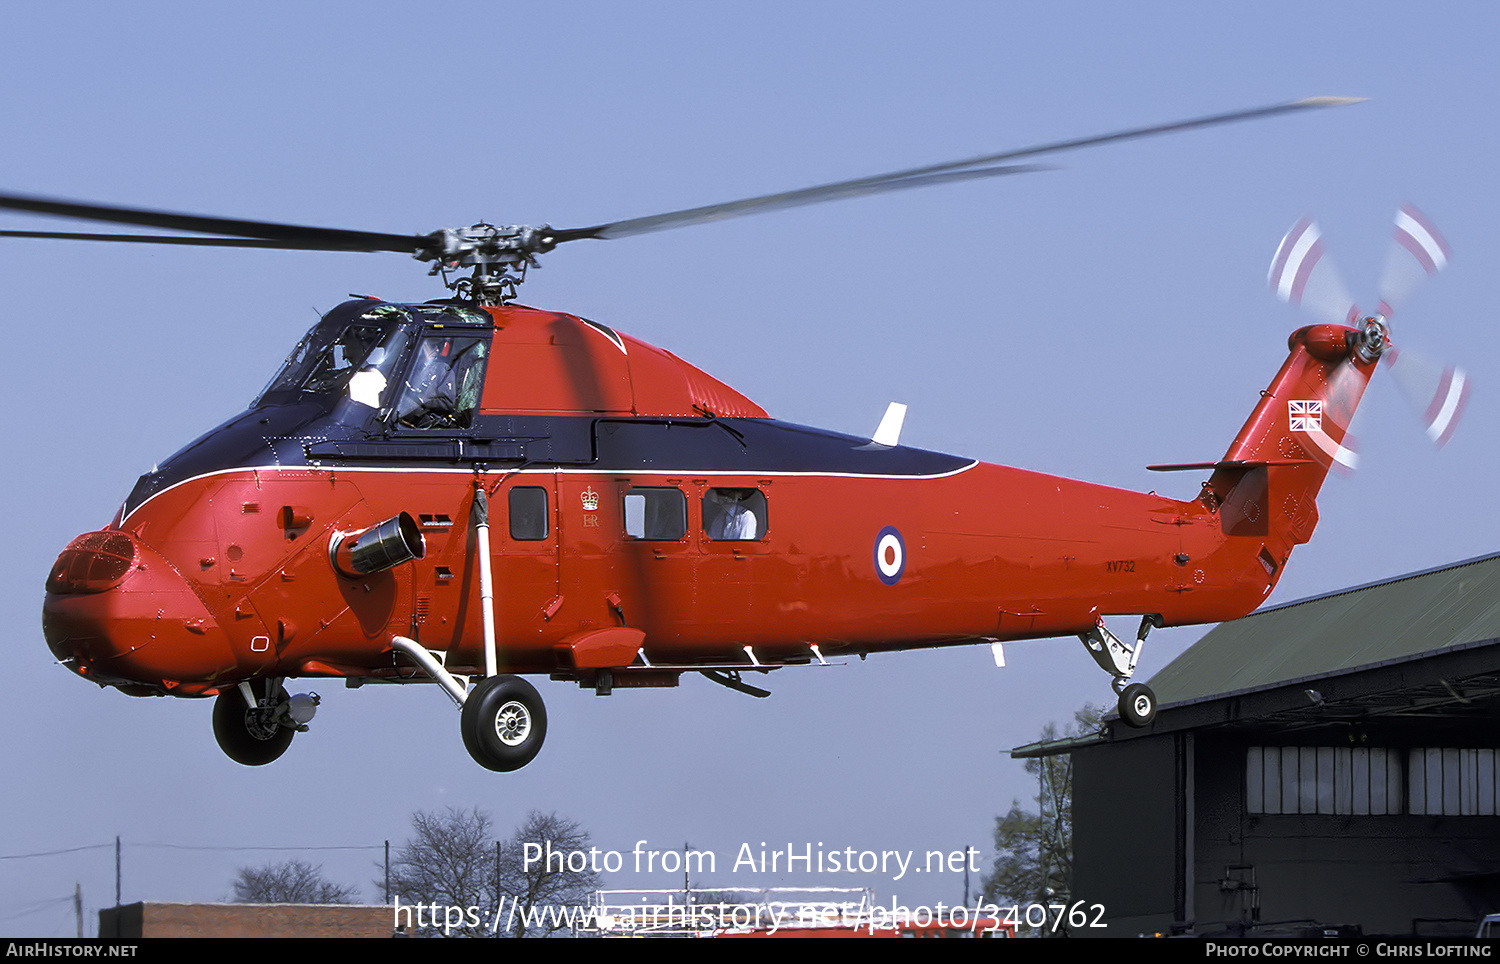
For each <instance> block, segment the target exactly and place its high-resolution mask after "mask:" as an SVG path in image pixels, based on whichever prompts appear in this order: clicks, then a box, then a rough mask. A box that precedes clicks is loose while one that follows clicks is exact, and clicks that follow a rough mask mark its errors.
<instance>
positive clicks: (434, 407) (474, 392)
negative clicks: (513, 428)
mask: <svg viewBox="0 0 1500 964" xmlns="http://www.w3.org/2000/svg"><path fill="white" fill-rule="evenodd" d="M487 351H488V348H487V346H486V345H485V341H484V339H482V338H473V337H459V336H455V335H448V334H442V335H427V336H425V337H424V338H423V339H422V340H421V341H420V342H418V344H417V350H416V352H415V353H414V357H413V358H412V362H411V370H410V371H409V373H408V374H407V376H406V382H405V384H404V385H403V386H402V390H401V398H400V399H399V400H398V401H397V402H396V418H397V421H399V422H400V423H401V424H402V425H404V426H407V427H408V428H440V429H441V428H468V427H469V426H470V425H471V424H472V423H473V420H474V409H476V408H477V407H478V406H479V396H480V393H481V392H482V391H483V389H484V363H485V355H486V352H487Z"/></svg>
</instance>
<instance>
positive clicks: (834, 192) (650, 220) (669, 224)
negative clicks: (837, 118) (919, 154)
mask: <svg viewBox="0 0 1500 964" xmlns="http://www.w3.org/2000/svg"><path fill="white" fill-rule="evenodd" d="M1049 170H1052V168H1050V167H1048V166H1046V165H1043V164H1012V165H997V166H994V167H979V168H974V169H972V170H963V171H941V172H938V173H934V174H918V175H913V176H911V177H897V178H892V179H889V180H873V179H866V180H863V181H841V182H839V183H837V184H824V185H821V186H819V187H808V188H803V189H801V190H798V191H783V192H782V193H780V194H766V195H762V196H761V197H752V198H745V199H744V200H741V201H726V202H725V203H723V204H705V205H704V206H703V207H697V208H687V209H686V210H682V211H672V212H670V213H668V214H653V215H650V216H648V217H644V218H631V219H630V220H628V221H614V222H611V223H610V224H601V225H598V226H596V227H592V228H573V229H569V230H563V231H553V232H552V237H553V239H554V240H555V241H556V242H557V243H558V244H561V243H563V242H564V241H578V240H581V239H583V238H594V239H596V240H600V241H608V240H613V239H615V238H628V237H630V236H632V235H636V234H650V233H651V232H653V231H665V230H667V229H669V228H683V227H687V226H689V225H692V224H704V223H706V222H709V221H725V220H728V219H729V218H739V217H744V216H745V215H747V214H762V213H765V212H767V211H778V210H781V209H783V208H797V207H805V206H806V205H809V204H821V203H823V202H824V201H838V200H842V199H843V198H849V197H861V196H863V195H866V194H883V193H885V192H887V191H904V190H906V189H908V188H913V187H926V186H927V185H929V184H946V183H948V182H951V181H970V180H977V179H979V178H982V177H1000V176H1002V175H1005V174H1030V173H1032V172H1033V171H1049Z"/></svg>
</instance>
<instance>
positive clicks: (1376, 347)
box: [1204, 322, 1385, 582]
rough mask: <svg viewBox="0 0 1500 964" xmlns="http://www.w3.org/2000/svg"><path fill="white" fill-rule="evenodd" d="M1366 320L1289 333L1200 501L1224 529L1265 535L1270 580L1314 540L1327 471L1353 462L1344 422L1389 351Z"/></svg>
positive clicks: (1379, 330)
mask: <svg viewBox="0 0 1500 964" xmlns="http://www.w3.org/2000/svg"><path fill="white" fill-rule="evenodd" d="M1372 325H1374V326H1375V327H1373V328H1367V329H1366V330H1365V331H1360V330H1357V329H1354V328H1346V327H1344V326H1342V325H1314V326H1311V327H1308V328H1302V329H1300V330H1298V331H1296V332H1294V333H1293V334H1292V336H1291V338H1290V339H1288V347H1289V348H1290V349H1291V354H1290V355H1289V356H1288V357H1287V360H1286V364H1284V365H1282V366H1281V371H1280V372H1278V373H1277V374H1276V377H1275V379H1273V380H1272V382H1271V385H1270V387H1269V388H1267V389H1266V390H1265V391H1264V392H1262V393H1261V400H1260V403H1259V404H1258V405H1256V407H1255V411H1254V412H1252V413H1251V414H1250V418H1249V420H1247V421H1246V422H1245V425H1244V427H1243V428H1241V429H1240V432H1239V435H1237V436H1236V437H1235V440H1234V442H1233V444H1231V445H1230V446H1229V451H1228V452H1226V453H1225V454H1224V458H1223V460H1222V461H1220V462H1218V463H1216V464H1215V465H1214V472H1213V475H1212V476H1211V477H1210V479H1209V482H1208V489H1207V490H1205V493H1204V495H1205V498H1212V499H1213V500H1215V501H1216V502H1217V503H1218V510H1219V518H1220V523H1221V525H1222V526H1223V529H1224V533H1225V534H1226V535H1229V536H1247V537H1251V538H1256V537H1259V538H1260V539H1262V540H1263V542H1262V546H1261V549H1260V552H1259V556H1260V560H1261V564H1262V565H1264V566H1265V567H1266V570H1267V572H1268V573H1269V574H1270V575H1271V577H1272V580H1273V582H1274V580H1275V578H1276V576H1277V575H1278V574H1279V572H1280V570H1281V567H1282V566H1283V565H1284V564H1285V563H1286V559H1287V556H1288V555H1290V554H1291V551H1292V548H1293V547H1294V546H1297V545H1300V544H1302V543H1304V542H1306V541H1307V540H1308V539H1309V538H1310V537H1311V536H1312V532H1313V528H1314V527H1315V526H1316V525H1317V522H1318V506H1317V496H1318V491H1319V490H1320V489H1321V488H1322V486H1323V480H1324V479H1326V478H1327V477H1328V471H1329V469H1331V468H1341V469H1353V467H1354V463H1355V455H1354V452H1353V451H1352V449H1351V448H1349V447H1348V444H1347V443H1349V442H1350V441H1351V440H1350V438H1349V435H1348V431H1349V422H1350V420H1351V419H1352V418H1353V417H1354V412H1355V409H1356V408H1358V407H1359V402H1360V399H1361V398H1363V397H1364V392H1365V387H1366V386H1367V385H1369V383H1370V376H1371V375H1372V374H1373V373H1374V371H1375V364H1376V362H1377V361H1378V360H1379V357H1380V352H1381V351H1382V350H1384V347H1385V332H1384V330H1383V328H1380V327H1379V326H1378V323H1373V322H1372ZM1210 491H1211V495H1210Z"/></svg>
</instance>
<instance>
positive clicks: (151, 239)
mask: <svg viewBox="0 0 1500 964" xmlns="http://www.w3.org/2000/svg"><path fill="white" fill-rule="evenodd" d="M0 238H44V239H45V238H51V239H55V240H59V241H124V242H131V243H135V244H186V245H194V246H199V247H214V248H282V249H287V248H290V249H292V250H296V251H369V250H370V249H369V248H366V247H359V246H351V245H348V244H339V243H337V242H333V241H330V242H329V243H327V244H314V243H312V242H309V241H274V240H269V239H267V238H200V237H194V236H192V235H188V234H84V233H80V232H76V231H0Z"/></svg>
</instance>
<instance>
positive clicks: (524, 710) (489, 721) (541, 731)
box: [461, 676, 547, 773]
mask: <svg viewBox="0 0 1500 964" xmlns="http://www.w3.org/2000/svg"><path fill="white" fill-rule="evenodd" d="M461 719H462V725H463V733H464V746H465V747H466V748H468V751H469V756H471V757H473V758H474V760H475V762H477V763H478V764H479V765H480V766H482V767H485V768H486V769H489V770H497V771H499V772H501V773H509V772H510V771H511V770H519V769H521V767H523V766H525V765H526V764H528V763H530V762H531V761H532V759H533V758H534V757H535V756H536V755H537V752H538V751H539V750H541V748H542V740H543V739H545V738H546V736H547V708H546V707H545V706H543V705H542V697H541V694H539V693H537V691H536V687H534V686H532V685H531V684H530V683H528V682H526V681H525V680H523V679H521V678H520V677H519V676H491V677H489V678H488V679H485V680H481V681H480V683H479V685H478V686H475V687H474V688H473V689H472V690H470V691H469V695H468V697H467V698H466V699H465V700H464V708H463V713H462V714H461Z"/></svg>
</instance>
